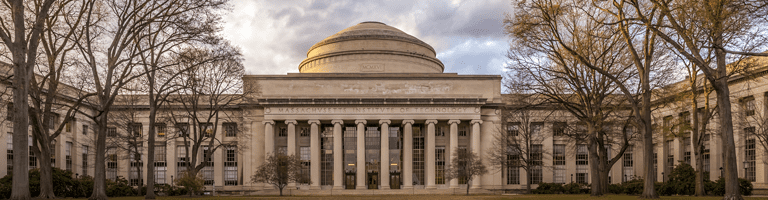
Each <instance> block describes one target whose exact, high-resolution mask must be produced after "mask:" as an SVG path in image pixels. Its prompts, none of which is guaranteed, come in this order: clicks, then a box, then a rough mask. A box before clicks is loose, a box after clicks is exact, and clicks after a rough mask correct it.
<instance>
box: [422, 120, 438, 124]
mask: <svg viewBox="0 0 768 200" xmlns="http://www.w3.org/2000/svg"><path fill="white" fill-rule="evenodd" d="M424 123H425V124H437V120H434V119H429V120H427V121H426V122H424Z"/></svg>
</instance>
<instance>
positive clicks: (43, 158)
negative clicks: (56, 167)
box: [33, 139, 56, 199]
mask: <svg viewBox="0 0 768 200" xmlns="http://www.w3.org/2000/svg"><path fill="white" fill-rule="evenodd" d="M39 140H40V139H39ZM40 141H41V143H42V144H40V143H39V144H40V145H37V147H38V148H39V150H38V149H34V148H33V149H34V153H36V154H35V155H36V156H37V157H38V160H39V162H38V163H39V164H40V165H38V166H39V167H40V195H39V196H38V197H37V198H40V199H55V198H56V195H55V194H53V175H52V174H53V169H52V168H53V167H51V152H50V146H49V145H48V144H45V143H50V142H45V141H44V140H40ZM43 146H46V147H43Z"/></svg>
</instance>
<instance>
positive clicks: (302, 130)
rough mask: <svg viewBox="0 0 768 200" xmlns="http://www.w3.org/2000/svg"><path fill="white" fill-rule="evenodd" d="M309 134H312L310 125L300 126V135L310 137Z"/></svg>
mask: <svg viewBox="0 0 768 200" xmlns="http://www.w3.org/2000/svg"><path fill="white" fill-rule="evenodd" d="M309 134H310V131H309V127H301V128H299V137H309Z"/></svg>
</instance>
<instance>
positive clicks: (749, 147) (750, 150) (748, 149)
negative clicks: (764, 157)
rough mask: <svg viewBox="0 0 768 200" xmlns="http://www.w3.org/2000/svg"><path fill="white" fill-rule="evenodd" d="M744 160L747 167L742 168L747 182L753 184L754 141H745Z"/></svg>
mask: <svg viewBox="0 0 768 200" xmlns="http://www.w3.org/2000/svg"><path fill="white" fill-rule="evenodd" d="M744 151H745V152H744V160H745V161H747V163H746V164H747V166H744V168H745V169H746V170H747V171H746V173H747V175H746V176H747V180H749V181H752V182H755V169H756V168H755V158H756V156H755V139H754V138H752V139H747V141H746V146H745V147H744Z"/></svg>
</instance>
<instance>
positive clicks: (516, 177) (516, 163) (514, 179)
mask: <svg viewBox="0 0 768 200" xmlns="http://www.w3.org/2000/svg"><path fill="white" fill-rule="evenodd" d="M507 184H520V151H519V149H518V148H517V147H516V146H510V147H507Z"/></svg>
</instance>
